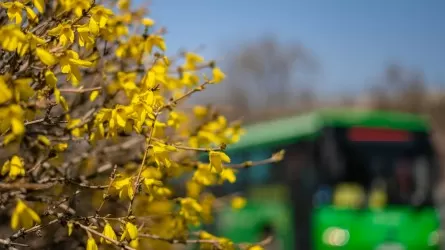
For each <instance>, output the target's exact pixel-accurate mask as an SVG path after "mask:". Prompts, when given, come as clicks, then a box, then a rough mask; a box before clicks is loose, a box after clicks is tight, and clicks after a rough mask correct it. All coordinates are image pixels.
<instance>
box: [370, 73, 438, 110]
mask: <svg viewBox="0 0 445 250" xmlns="http://www.w3.org/2000/svg"><path fill="white" fill-rule="evenodd" d="M382 78H383V79H382V81H381V83H380V84H376V85H373V86H371V88H370V97H371V99H372V103H373V107H374V108H377V109H382V110H397V111H404V112H409V113H422V112H425V111H426V109H427V106H428V105H427V104H428V101H429V100H428V87H427V83H426V79H425V77H424V75H423V73H422V72H421V71H417V70H411V69H407V68H406V67H403V66H402V65H400V64H391V65H388V66H387V67H386V69H385V70H384V72H383V77H382Z"/></svg>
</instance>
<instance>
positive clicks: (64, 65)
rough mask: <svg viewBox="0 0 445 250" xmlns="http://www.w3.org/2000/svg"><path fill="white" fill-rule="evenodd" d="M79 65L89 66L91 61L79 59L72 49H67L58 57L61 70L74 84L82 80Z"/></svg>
mask: <svg viewBox="0 0 445 250" xmlns="http://www.w3.org/2000/svg"><path fill="white" fill-rule="evenodd" d="M79 66H81V67H90V66H92V63H91V62H89V61H85V60H81V59H79V54H77V52H75V51H74V50H67V51H66V52H65V54H64V55H63V56H62V57H61V58H60V68H61V71H62V73H65V74H68V80H71V82H72V83H73V85H74V86H77V85H79V82H80V81H81V80H82V78H81V74H80V69H79Z"/></svg>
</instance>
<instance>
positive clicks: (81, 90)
mask: <svg viewBox="0 0 445 250" xmlns="http://www.w3.org/2000/svg"><path fill="white" fill-rule="evenodd" d="M101 89H102V87H94V88H79V89H59V90H60V92H62V93H86V92H92V91H96V90H101Z"/></svg>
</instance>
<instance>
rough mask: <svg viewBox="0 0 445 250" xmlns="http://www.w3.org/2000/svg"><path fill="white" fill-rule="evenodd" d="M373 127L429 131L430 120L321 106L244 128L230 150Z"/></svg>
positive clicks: (284, 142)
mask: <svg viewBox="0 0 445 250" xmlns="http://www.w3.org/2000/svg"><path fill="white" fill-rule="evenodd" d="M353 126H359V127H373V128H389V129H401V130H407V131H429V129H430V127H429V123H428V121H427V120H426V119H425V118H424V117H422V116H419V115H413V114H407V113H400V112H385V111H375V110H357V109H321V110H318V111H315V112H311V113H306V114H300V115H295V116H288V117H284V118H278V119H274V120H270V121H265V122H259V123H255V124H251V125H247V126H245V127H244V129H245V130H246V134H244V135H243V136H242V137H241V139H240V141H239V142H238V143H236V144H233V145H229V146H228V147H227V151H228V152H230V151H236V150H241V149H245V148H250V147H258V146H273V145H277V144H282V145H283V144H287V143H292V142H296V141H298V140H301V139H304V138H314V137H316V136H317V135H318V134H319V131H320V129H321V128H323V127H353Z"/></svg>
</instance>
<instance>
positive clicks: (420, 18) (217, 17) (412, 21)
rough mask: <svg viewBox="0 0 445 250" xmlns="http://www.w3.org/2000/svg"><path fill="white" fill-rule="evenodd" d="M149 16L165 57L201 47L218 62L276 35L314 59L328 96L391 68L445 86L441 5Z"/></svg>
mask: <svg viewBox="0 0 445 250" xmlns="http://www.w3.org/2000/svg"><path fill="white" fill-rule="evenodd" d="M138 1H139V2H138V4H140V3H141V2H142V1H144V0H138ZM151 12H152V14H151V16H152V17H153V18H154V19H155V20H156V21H157V23H158V24H159V25H163V26H166V27H167V28H168V31H169V34H168V35H167V36H166V39H167V46H168V47H169V51H170V53H174V52H175V51H176V50H178V49H179V48H181V47H185V48H187V49H195V48H197V47H199V46H200V45H205V46H206V47H205V50H204V51H202V52H201V53H202V54H203V55H204V56H206V57H209V58H216V59H218V58H222V57H223V56H224V53H226V52H227V49H228V48H230V47H233V46H234V44H236V43H237V42H239V41H243V40H246V39H255V38H257V37H261V36H263V35H264V34H274V35H276V36H277V37H278V38H279V39H280V40H281V41H283V42H291V41H298V42H302V43H303V44H304V45H305V46H306V47H308V48H309V49H310V50H311V51H312V52H313V53H314V54H315V55H316V57H317V59H318V61H319V62H320V64H321V66H322V72H321V77H320V80H319V81H320V82H319V83H317V84H318V85H319V86H320V87H322V88H323V89H325V90H326V91H339V92H345V91H357V90H361V88H362V87H363V86H364V85H365V84H366V83H367V82H368V81H369V80H371V79H372V78H373V77H376V76H377V75H378V74H380V73H381V72H382V70H383V69H384V67H385V65H386V64H388V63H391V62H400V63H401V64H403V65H405V66H407V67H410V68H417V69H421V70H423V71H424V73H425V75H426V77H427V79H428V80H429V81H431V82H436V83H437V82H441V83H443V84H444V85H445V1H444V0H373V1H371V0H368V1H365V0H324V1H322V0H306V1H299V0H276V1H265V0H256V1H253V0H219V1H218V0H206V1H204V0H187V1H186V0H182V1H181V0H151ZM352 86H353V87H352Z"/></svg>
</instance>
